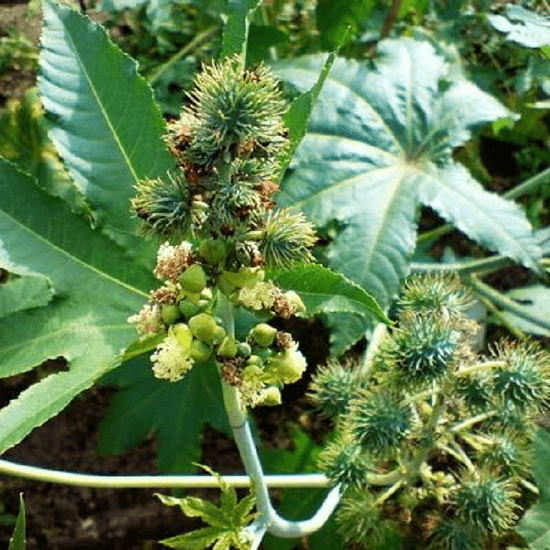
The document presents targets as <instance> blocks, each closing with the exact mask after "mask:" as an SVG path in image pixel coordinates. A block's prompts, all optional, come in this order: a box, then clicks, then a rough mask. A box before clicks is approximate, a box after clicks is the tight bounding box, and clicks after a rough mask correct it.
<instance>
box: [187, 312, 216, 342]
mask: <svg viewBox="0 0 550 550" xmlns="http://www.w3.org/2000/svg"><path fill="white" fill-rule="evenodd" d="M189 328H190V329H191V332H192V333H193V336H194V337H195V338H198V339H199V340H201V342H205V343H207V344H211V343H212V342H214V341H215V340H216V337H217V336H218V325H217V324H216V321H215V320H214V317H212V315H209V314H208V313H199V314H198V315H195V316H194V317H191V319H189Z"/></svg>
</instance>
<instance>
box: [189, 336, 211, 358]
mask: <svg viewBox="0 0 550 550" xmlns="http://www.w3.org/2000/svg"><path fill="white" fill-rule="evenodd" d="M211 353H212V348H211V347H210V346H208V345H207V344H205V343H204V342H201V341H200V340H193V342H192V344H191V350H190V354H191V357H192V358H193V359H194V360H195V361H197V362H198V363H204V361H206V360H207V359H208V358H209V357H210V355H211Z"/></svg>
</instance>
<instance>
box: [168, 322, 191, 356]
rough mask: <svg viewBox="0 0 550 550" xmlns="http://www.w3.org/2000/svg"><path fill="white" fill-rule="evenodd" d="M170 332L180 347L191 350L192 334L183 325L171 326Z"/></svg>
mask: <svg viewBox="0 0 550 550" xmlns="http://www.w3.org/2000/svg"><path fill="white" fill-rule="evenodd" d="M172 332H173V334H174V336H175V337H176V340H177V341H178V344H179V345H180V346H181V347H183V348H184V349H186V350H189V349H190V348H191V342H192V341H193V333H192V332H191V329H190V328H189V327H188V326H187V325H186V324H185V323H177V324H175V325H172Z"/></svg>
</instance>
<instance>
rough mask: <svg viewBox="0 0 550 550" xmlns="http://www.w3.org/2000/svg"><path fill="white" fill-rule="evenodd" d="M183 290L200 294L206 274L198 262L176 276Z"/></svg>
mask: <svg viewBox="0 0 550 550" xmlns="http://www.w3.org/2000/svg"><path fill="white" fill-rule="evenodd" d="M178 282H179V284H180V285H181V288H182V289H183V290H184V291H185V292H190V293H192V294H200V293H201V292H202V291H203V290H204V289H205V288H206V274H205V273H204V270H203V268H202V267H201V266H200V265H199V264H193V265H192V266H190V267H188V268H187V269H186V270H185V271H184V272H183V273H182V274H181V275H180V276H179V278H178Z"/></svg>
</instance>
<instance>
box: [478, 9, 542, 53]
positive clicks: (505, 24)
mask: <svg viewBox="0 0 550 550" xmlns="http://www.w3.org/2000/svg"><path fill="white" fill-rule="evenodd" d="M487 19H488V20H489V23H491V25H492V26H493V27H494V28H495V29H496V30H497V31H500V32H502V33H504V34H506V38H507V39H508V40H509V41H510V42H515V43H516V44H519V45H520V46H525V47H526V48H540V47H541V46H548V45H550V18H548V17H545V16H544V15H540V14H538V13H537V12H535V11H532V10H528V9H525V8H523V7H522V6H517V5H515V4H511V3H510V4H508V5H507V6H506V10H505V13H504V15H500V14H493V15H488V16H487Z"/></svg>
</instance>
